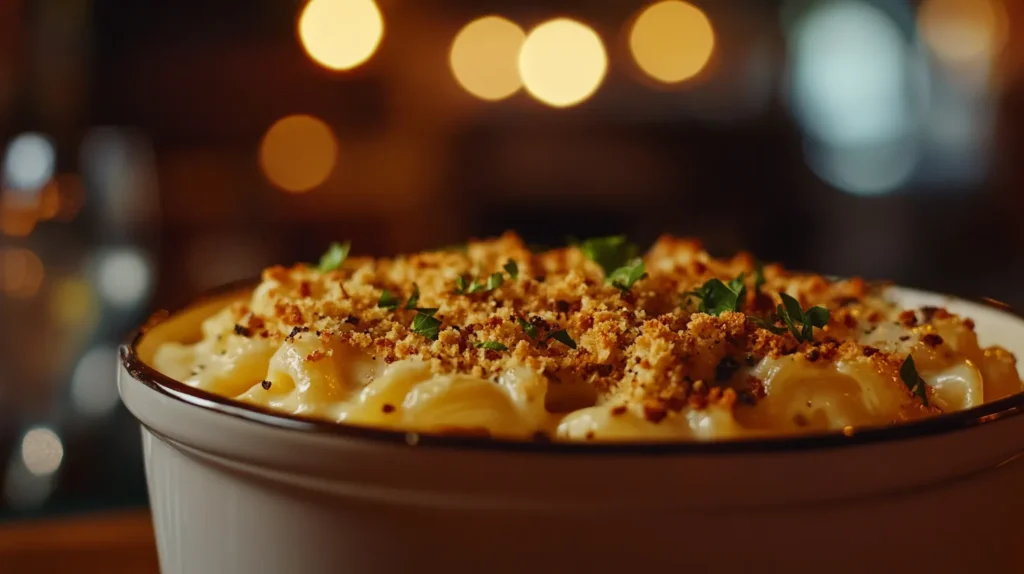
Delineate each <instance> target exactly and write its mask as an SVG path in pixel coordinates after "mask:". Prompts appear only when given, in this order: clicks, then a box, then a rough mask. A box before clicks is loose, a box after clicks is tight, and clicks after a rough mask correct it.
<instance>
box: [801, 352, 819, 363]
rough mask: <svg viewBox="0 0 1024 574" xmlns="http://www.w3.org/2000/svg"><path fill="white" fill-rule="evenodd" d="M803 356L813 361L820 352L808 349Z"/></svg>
mask: <svg viewBox="0 0 1024 574" xmlns="http://www.w3.org/2000/svg"><path fill="white" fill-rule="evenodd" d="M804 357H806V358H807V360H808V361H810V362H812V363H813V362H815V361H817V360H818V359H820V358H821V353H820V352H818V350H817V349H810V350H808V351H807V352H806V353H804Z"/></svg>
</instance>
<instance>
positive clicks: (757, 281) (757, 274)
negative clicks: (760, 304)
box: [754, 261, 765, 294]
mask: <svg viewBox="0 0 1024 574" xmlns="http://www.w3.org/2000/svg"><path fill="white" fill-rule="evenodd" d="M764 284H765V278H764V263H761V262H760V261H755V262H754V293H755V294H756V293H758V292H759V291H761V287H764Z"/></svg>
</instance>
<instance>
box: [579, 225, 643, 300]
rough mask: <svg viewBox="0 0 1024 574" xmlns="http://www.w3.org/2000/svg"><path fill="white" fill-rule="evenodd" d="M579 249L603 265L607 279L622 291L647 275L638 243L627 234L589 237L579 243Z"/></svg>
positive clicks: (628, 288) (627, 289)
mask: <svg viewBox="0 0 1024 574" xmlns="http://www.w3.org/2000/svg"><path fill="white" fill-rule="evenodd" d="M579 249H580V251H582V252H583V255H585V256H586V257H587V258H588V259H590V260H591V261H593V262H594V263H597V264H598V265H600V266H601V269H602V270H603V271H604V276H605V281H607V282H608V283H610V284H612V285H613V286H615V287H617V288H618V289H621V290H622V291H629V290H630V289H631V288H632V287H633V284H634V283H636V282H637V281H639V280H641V279H643V278H644V277H646V276H647V272H646V270H645V269H644V262H643V260H642V259H640V258H639V257H637V251H638V249H637V246H636V244H634V243H630V242H629V241H628V240H627V239H626V236H625V235H613V236H612V237H598V238H594V239H588V240H586V241H584V242H583V243H580V244H579Z"/></svg>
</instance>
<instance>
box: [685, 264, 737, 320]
mask: <svg viewBox="0 0 1024 574" xmlns="http://www.w3.org/2000/svg"><path fill="white" fill-rule="evenodd" d="M745 278H746V274H744V273H740V276H739V277H737V278H735V279H733V280H732V281H729V283H723V282H722V281H721V280H720V279H709V280H708V281H707V282H706V283H704V284H703V285H701V286H700V287H698V288H696V289H694V290H693V291H690V292H688V293H686V295H688V296H692V297H696V298H697V299H699V300H700V305H699V306H698V307H697V310H698V311H700V312H701V313H707V314H708V315H714V316H716V317H717V316H718V315H721V314H722V313H724V312H726V311H739V310H740V308H741V307H742V306H743V303H744V301H746V299H747V285H746V283H745V282H744V279H745Z"/></svg>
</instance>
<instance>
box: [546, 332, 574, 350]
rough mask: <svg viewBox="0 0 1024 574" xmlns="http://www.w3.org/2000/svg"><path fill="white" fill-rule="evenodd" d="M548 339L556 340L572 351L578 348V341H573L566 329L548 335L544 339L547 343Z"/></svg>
mask: <svg viewBox="0 0 1024 574" xmlns="http://www.w3.org/2000/svg"><path fill="white" fill-rule="evenodd" d="M548 339H554V340H556V341H558V342H559V343H561V344H563V345H565V346H566V347H569V348H570V349H575V348H576V341H573V340H572V337H570V336H569V332H568V331H566V330H565V329H562V330H561V331H555V332H554V333H548V336H547V337H544V340H545V341H547V340H548Z"/></svg>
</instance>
